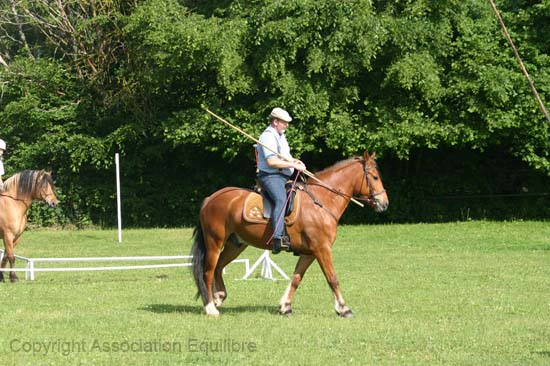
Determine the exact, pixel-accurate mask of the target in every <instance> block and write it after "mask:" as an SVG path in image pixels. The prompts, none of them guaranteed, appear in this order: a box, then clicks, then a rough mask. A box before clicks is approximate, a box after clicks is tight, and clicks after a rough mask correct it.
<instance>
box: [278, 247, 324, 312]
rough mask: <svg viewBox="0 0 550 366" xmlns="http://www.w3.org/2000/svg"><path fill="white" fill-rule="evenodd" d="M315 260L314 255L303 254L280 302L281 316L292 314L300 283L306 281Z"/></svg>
mask: <svg viewBox="0 0 550 366" xmlns="http://www.w3.org/2000/svg"><path fill="white" fill-rule="evenodd" d="M314 260H315V257H314V256H313V255H304V254H302V255H301V256H300V258H299V259H298V263H296V268H295V269H294V274H293V275H292V278H291V279H290V283H289V284H288V287H287V288H286V291H285V293H284V294H283V297H282V298H281V301H280V306H279V313H280V314H281V315H290V314H292V299H293V298H294V294H295V293H296V290H297V289H298V286H299V285H300V282H302V280H303V279H304V274H305V273H306V270H307V269H308V268H309V266H310V265H311V263H312V262H313V261H314Z"/></svg>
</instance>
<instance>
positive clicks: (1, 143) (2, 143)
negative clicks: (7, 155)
mask: <svg viewBox="0 0 550 366" xmlns="http://www.w3.org/2000/svg"><path fill="white" fill-rule="evenodd" d="M0 149H2V150H6V141H4V140H2V139H0Z"/></svg>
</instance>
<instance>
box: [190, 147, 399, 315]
mask: <svg viewBox="0 0 550 366" xmlns="http://www.w3.org/2000/svg"><path fill="white" fill-rule="evenodd" d="M375 158H376V157H375V154H372V155H369V153H368V152H365V153H364V154H363V156H362V157H353V158H350V159H347V160H344V161H340V162H338V163H336V164H335V165H333V166H331V167H329V168H327V169H325V170H323V171H321V172H319V173H317V174H316V177H317V178H318V179H319V180H320V181H322V182H323V183H325V185H321V184H319V183H317V182H316V181H315V180H312V179H308V180H307V181H306V182H305V184H304V190H297V191H296V194H297V195H301V197H300V202H301V204H300V211H299V213H298V214H297V218H296V221H295V222H294V223H293V224H292V225H291V226H287V232H288V234H289V236H290V241H291V245H292V248H293V250H294V251H295V252H296V253H298V254H299V259H298V262H297V264H296V267H295V270H294V274H293V276H292V278H291V280H290V283H289V285H288V287H287V289H286V291H285V293H284V294H283V297H282V298H281V301H280V306H279V313H280V314H282V315H288V314H291V313H292V308H291V303H292V299H293V297H294V294H295V292H296V289H297V288H298V285H299V284H300V282H301V281H302V278H303V276H304V273H305V272H306V270H307V269H308V267H309V266H310V265H311V263H312V262H313V261H314V260H315V259H316V260H317V262H319V265H320V267H321V270H322V271H323V274H324V275H325V278H326V280H327V282H328V285H329V287H330V288H331V290H332V293H333V295H334V300H335V310H336V313H337V314H338V315H340V316H342V317H350V316H352V311H351V309H350V308H349V307H348V306H347V305H346V302H345V301H344V298H343V296H342V293H341V291H340V286H339V283H338V279H337V278H336V272H335V270H334V265H333V261H332V245H333V243H334V241H335V240H336V229H337V226H338V221H339V220H340V217H341V216H342V214H343V213H344V211H345V210H346V208H347V206H348V204H349V202H350V200H351V198H352V197H355V198H356V199H361V200H363V201H366V202H367V203H368V204H369V205H370V206H371V207H372V208H374V210H375V211H376V212H383V211H385V210H386V209H387V208H388V204H389V201H388V196H387V193H386V190H385V189H384V186H383V184H382V179H381V177H380V173H379V171H378V166H377V164H376V160H375ZM250 193H251V190H247V189H242V188H237V187H226V188H223V189H221V190H219V191H217V192H215V193H214V194H212V195H211V196H209V197H207V198H205V199H204V201H203V203H202V206H201V209H200V214H199V222H198V224H197V226H196V227H195V230H194V233H193V238H194V239H193V247H192V249H191V254H192V256H193V260H192V262H193V263H192V264H193V277H194V279H195V284H196V286H197V289H198V294H197V298H198V297H199V296H200V297H201V298H202V301H203V304H204V310H205V312H206V314H207V315H210V316H215V317H217V316H219V314H220V313H219V311H218V307H219V306H220V305H221V304H222V302H223V301H224V300H225V299H226V298H227V291H226V288H225V284H224V281H223V278H222V270H223V268H224V267H225V266H226V265H227V264H229V263H230V262H231V261H232V260H233V259H235V258H237V256H238V255H239V254H240V253H241V252H242V251H243V250H244V249H245V248H246V247H247V245H249V244H250V245H252V246H254V247H257V248H260V249H264V250H266V249H271V247H272V242H271V241H270V238H271V236H272V234H273V230H272V227H271V225H270V224H267V223H250V222H248V221H246V220H244V219H243V206H244V201H245V199H246V197H247V196H248V195H249V194H250ZM214 291H215V292H214Z"/></svg>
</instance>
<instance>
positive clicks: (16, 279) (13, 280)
mask: <svg viewBox="0 0 550 366" xmlns="http://www.w3.org/2000/svg"><path fill="white" fill-rule="evenodd" d="M10 281H11V283H16V282H19V279H18V278H17V277H12V278H10Z"/></svg>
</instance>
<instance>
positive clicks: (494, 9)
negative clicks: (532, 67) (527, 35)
mask: <svg viewBox="0 0 550 366" xmlns="http://www.w3.org/2000/svg"><path fill="white" fill-rule="evenodd" d="M489 2H490V3H491V7H492V8H493V11H494V13H495V15H496V17H497V20H498V22H499V24H500V27H501V28H502V32H503V33H504V36H505V37H506V40H507V41H508V43H509V44H510V47H511V48H512V51H513V52H514V56H516V60H517V61H518V64H519V67H520V68H521V71H522V72H523V75H525V78H526V79H527V82H528V83H529V86H530V87H531V92H532V93H533V95H534V96H535V99H536V100H537V103H538V104H539V107H540V110H541V111H542V114H544V117H545V118H546V122H548V124H549V125H550V116H549V115H548V111H547V110H546V107H545V106H544V103H543V102H542V99H541V98H540V95H539V93H538V92H537V88H535V84H534V83H533V80H531V77H530V76H529V73H528V72H527V69H526V68H525V65H524V64H523V61H522V60H521V57H520V56H519V52H518V50H517V49H516V46H515V45H514V42H513V41H512V37H510V33H508V30H507V29H506V25H504V21H503V20H502V17H501V16H500V12H499V11H498V9H497V6H496V4H495V2H494V1H493V0H489Z"/></svg>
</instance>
